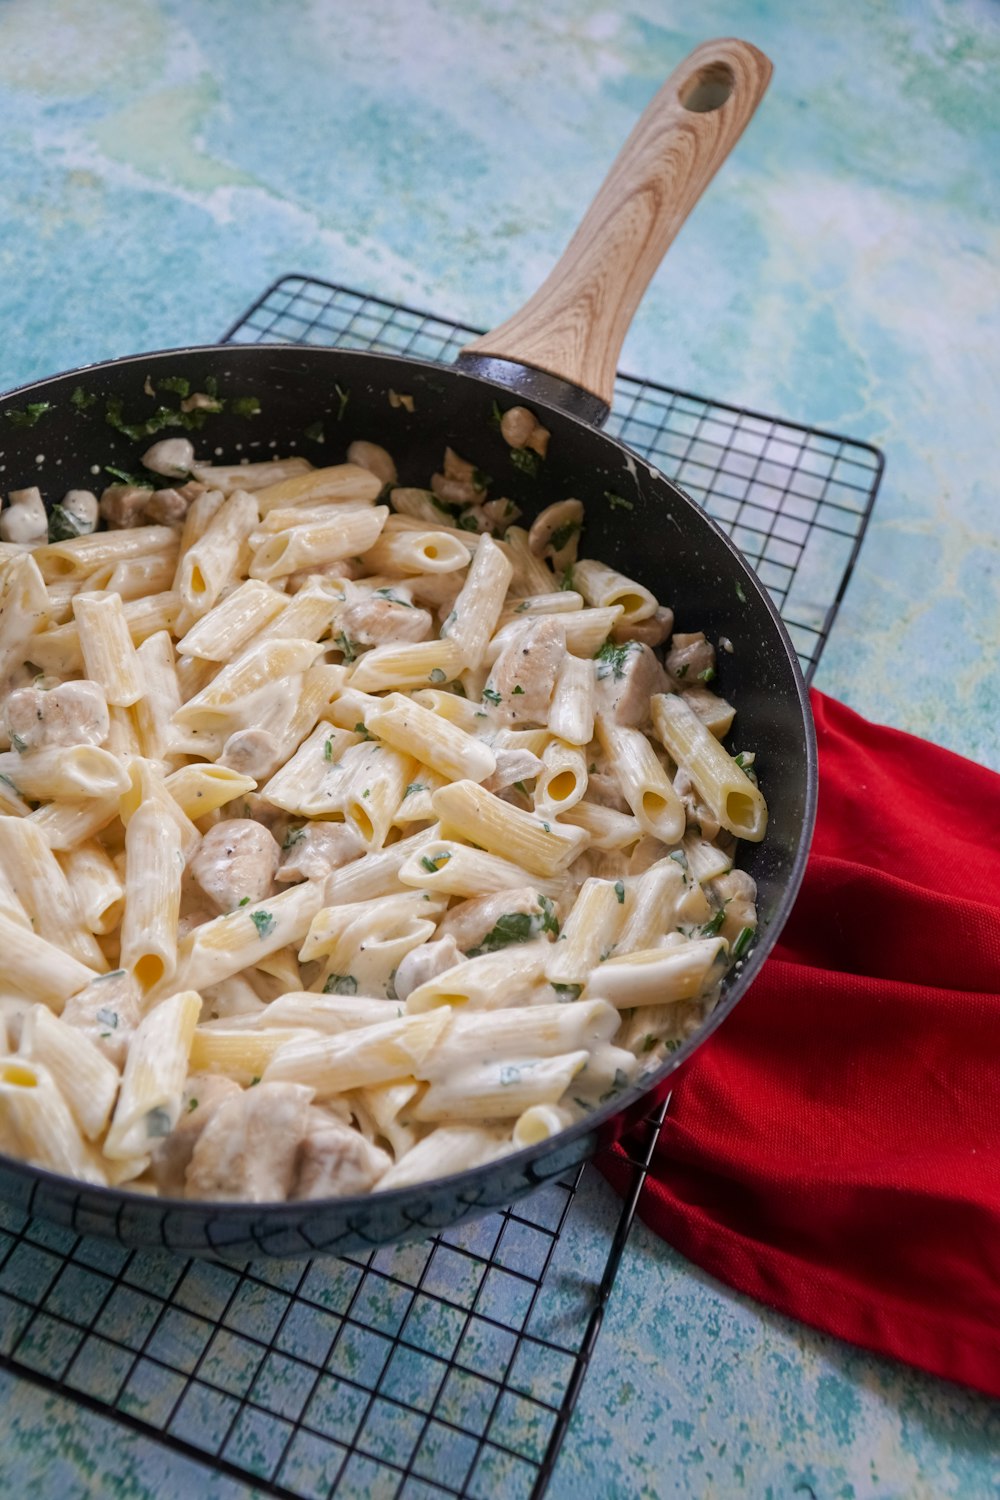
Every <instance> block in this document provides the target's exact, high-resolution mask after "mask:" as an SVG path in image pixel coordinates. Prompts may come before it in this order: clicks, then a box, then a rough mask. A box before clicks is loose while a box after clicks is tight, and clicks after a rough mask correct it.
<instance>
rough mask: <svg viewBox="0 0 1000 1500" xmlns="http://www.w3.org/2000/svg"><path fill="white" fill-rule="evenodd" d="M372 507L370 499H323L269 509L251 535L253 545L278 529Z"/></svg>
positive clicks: (281, 529)
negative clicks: (316, 501)
mask: <svg viewBox="0 0 1000 1500" xmlns="http://www.w3.org/2000/svg"><path fill="white" fill-rule="evenodd" d="M371 508H372V505H371V501H370V500H323V501H321V502H320V503H319V504H318V505H286V506H281V507H279V508H277V509H276V510H270V511H268V513H267V515H266V516H264V517H263V518H262V520H261V523H260V525H259V526H258V527H257V530H256V531H255V532H254V533H253V534H252V536H251V537H250V545H251V547H254V548H256V547H259V546H261V545H262V543H263V542H264V541H266V539H267V538H268V537H269V536H273V535H274V533H275V532H276V531H287V530H288V529H289V527H291V526H312V525H315V524H317V523H319V522H322V521H333V520H336V518H337V517H338V516H343V515H346V514H347V512H348V511H351V510H368V511H370V510H371Z"/></svg>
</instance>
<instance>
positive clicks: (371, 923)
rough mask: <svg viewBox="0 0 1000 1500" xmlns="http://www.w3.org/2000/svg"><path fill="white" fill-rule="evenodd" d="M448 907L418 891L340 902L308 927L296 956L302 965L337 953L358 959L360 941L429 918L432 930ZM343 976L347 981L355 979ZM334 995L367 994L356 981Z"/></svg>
mask: <svg viewBox="0 0 1000 1500" xmlns="http://www.w3.org/2000/svg"><path fill="white" fill-rule="evenodd" d="M447 905H448V902H447V898H446V897H437V898H434V897H431V898H427V897H425V896H424V895H423V893H422V892H420V891H400V892H398V893H397V894H396V895H392V896H379V897H378V898H377V899H375V900H373V901H349V902H340V903H338V904H337V905H336V906H324V907H322V908H321V909H320V910H319V911H318V912H317V913H316V916H315V917H314V918H313V920H312V923H311V924H310V927H309V931H308V933H307V934H306V938H305V941H304V942H303V944H302V947H301V949H300V950H299V957H300V958H301V959H302V962H303V963H309V962H310V961H311V960H312V959H314V958H328V957H330V956H331V955H336V954H342V955H343V956H344V957H345V958H354V957H360V953H361V944H362V942H366V943H367V942H368V941H370V940H374V939H377V938H378V937H379V936H380V935H381V936H386V935H389V934H391V933H392V932H394V931H397V930H399V929H400V928H402V927H406V926H408V925H409V924H411V923H412V922H413V921H414V920H419V921H426V920H427V919H430V925H431V929H432V930H433V928H434V926H435V923H436V922H437V920H438V918H439V917H441V916H443V915H444V912H445V909H446V907H447ZM427 936H430V934H429V933H428V934H427ZM345 977H346V978H347V979H348V980H350V979H353V977H354V976H353V975H346V976H345ZM335 993H337V994H341V993H343V994H349V995H356V994H359V993H360V994H362V995H364V994H367V993H369V992H368V991H366V990H364V989H363V988H361V987H360V986H359V985H358V984H357V983H356V982H355V983H352V984H347V985H345V986H344V987H343V988H342V989H341V990H337V991H336V992H335Z"/></svg>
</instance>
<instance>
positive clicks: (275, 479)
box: [191, 458, 313, 495]
mask: <svg viewBox="0 0 1000 1500" xmlns="http://www.w3.org/2000/svg"><path fill="white" fill-rule="evenodd" d="M312 472H313V467H312V464H311V463H310V462H309V460H308V459H306V458H271V459H267V460H266V461H265V462H263V463H257V464H250V463H246V464H199V463H195V464H192V466H191V473H192V475H193V476H194V478H195V479H196V480H197V481H198V483H199V484H207V485H208V487H209V489H212V490H221V492H222V493H223V494H225V495H228V494H229V493H230V491H232V490H249V491H251V492H254V491H256V490H262V489H265V488H268V487H269V486H274V485H276V484H281V483H282V482H283V481H284V480H286V479H294V478H296V477H297V476H298V475H299V474H309V473H312Z"/></svg>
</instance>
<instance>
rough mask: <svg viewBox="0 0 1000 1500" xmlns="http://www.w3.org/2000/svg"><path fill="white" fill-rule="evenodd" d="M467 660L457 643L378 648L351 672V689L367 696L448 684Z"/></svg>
mask: <svg viewBox="0 0 1000 1500" xmlns="http://www.w3.org/2000/svg"><path fill="white" fill-rule="evenodd" d="M464 664H465V663H464V661H463V658H462V651H461V648H460V647H459V646H458V645H456V643H455V642H454V641H415V642H413V643H412V644H407V645H404V646H376V647H375V649H374V651H366V652H365V654H364V656H362V657H361V658H360V660H359V661H358V662H357V663H356V664H355V667H354V671H353V672H352V673H351V686H352V687H356V688H360V689H361V691H362V692H363V693H376V692H384V691H385V690H386V689H387V688H407V687H427V686H428V685H429V684H430V685H433V684H434V683H438V682H448V681H450V680H451V679H452V678H454V677H456V676H457V675H458V673H459V672H461V670H462V668H463V666H464Z"/></svg>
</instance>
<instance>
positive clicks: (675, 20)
mask: <svg viewBox="0 0 1000 1500" xmlns="http://www.w3.org/2000/svg"><path fill="white" fill-rule="evenodd" d="M729 33H737V34H742V35H746V36H747V37H748V38H749V39H751V40H753V41H755V42H756V43H757V44H758V45H760V46H761V47H762V48H763V49H764V50H765V51H767V52H768V53H769V55H770V56H771V57H772V58H773V60H774V62H775V70H776V71H775V79H774V83H773V85H772V88H771V91H770V93H769V95H768V97H767V99H766V101H765V103H764V105H763V107H762V110H761V112H760V115H759V118H758V119H757V120H756V121H755V122H754V123H753V124H752V126H751V127H750V129H749V131H748V133H747V135H746V137H745V138H744V140H743V142H742V143H741V144H740V147H739V148H738V151H737V153H736V155H735V156H734V157H733V159H732V161H731V162H730V163H729V164H728V165H727V166H726V167H725V168H724V170H723V172H722V174H721V175H720V177H719V179H718V181H717V182H716V183H715V184H714V186H713V187H712V188H711V189H710V190H709V193H708V194H707V195H706V198H705V200H704V202H703V203H702V204H701V205H700V206H699V208H698V211H697V213H696V215H695V217H694V218H693V219H692V222H691V223H690V225H689V226H687V227H686V228H685V230H684V231H683V233H682V235H681V237H680V238H679V240H678V242H677V244H676V245H675V247H674V248H673V250H672V251H671V254H670V256H669V259H668V262H667V263H666V265H665V266H664V268H663V270H662V271H661V272H660V273H659V274H658V276H657V278H656V280H655V282H654V284H653V286H652V288H651V290H650V293H649V295H648V296H647V298H646V300H645V302H644V304H643V306H642V308H641V309H640V312H639V315H638V317H637V319H636V323H635V326H634V328H633V331H632V334H631V335H630V337H629V341H628V343H627V346H626V350H625V355H624V358H623V365H624V366H625V368H627V369H630V370H635V371H637V372H639V373H641V374H643V375H646V376H649V377H652V378H658V379H662V380H665V381H667V382H669V383H670V384H673V385H677V386H681V387H687V388H690V389H692V390H695V391H704V392H706V393H709V394H711V395H713V396H717V397H720V398H725V399H730V400H734V401H737V402H744V403H746V404H749V405H752V406H756V407H759V408H762V409H765V410H772V411H775V412H779V413H782V414H783V415H786V416H788V417H789V418H793V419H798V420H801V421H807V422H814V423H818V424H820V425H823V426H826V427H832V428H835V429H839V430H842V431H847V432H850V433H852V434H855V435H857V436H859V437H866V438H869V439H870V440H872V441H874V442H876V443H878V444H880V445H881V446H882V447H883V448H884V449H885V451H886V454H887V460H888V468H887V475H886V480H885V484H884V486H883V490H882V494H881V497H880V500H879V504H878V508H877V511H876V517H875V521H874V523H873V526H872V529H871V531H870V533H869V536H868V538H867V540H866V543H865V547H864V550H863V553H862V556H861V560H860V563H859V566H858V569H857V571H856V574H855V577H854V580H853V582H852V585H851V587H850V590H849V592H848V596H847V599H846V602H845V605H844V608H843V610H842V613H841V616H840V619H839V621H838V623H837V626H836V628H835V631H834V634H833V637H832V640H831V642H830V645H829V646H828V648H827V652H826V655H825V657H824V660H823V664H822V666H821V669H820V674H819V678H818V685H819V686H821V687H822V688H824V689H825V690H827V691H829V692H832V693H834V694H836V695H837V696H839V697H841V698H843V699H844V700H845V701H847V702H848V703H850V704H851V705H852V706H854V707H856V708H858V709H859V710H861V711H862V712H864V713H866V714H868V715H870V716H872V717H874V718H877V719H881V720H883V721H888V722H891V723H893V724H896V725H898V726H899V727H902V728H906V729H910V730H913V731H915V732H917V733H920V734H924V735H927V736H928V737H929V738H932V739H935V740H937V741H939V742H941V743H944V744H947V745H950V746H951V747H953V748H955V749H959V750H962V751H964V752H965V753H968V754H971V755H972V756H973V757H975V758H976V759H979V760H981V761H983V762H985V763H987V764H990V765H993V766H1000V743H998V733H997V731H998V725H1000V661H998V657H1000V653H998V650H997V646H998V642H1000V568H998V558H1000V527H998V522H997V511H996V482H995V454H994V448H995V437H996V430H997V391H998V389H1000V306H998V301H1000V298H998V283H997V273H996V265H997V251H998V248H1000V247H998V232H997V228H996V226H997V223H998V222H1000V171H998V165H997V164H998V161H1000V103H998V96H997V92H996V86H995V79H996V73H997V66H998V63H1000V30H998V25H997V13H996V9H995V7H994V6H992V5H990V4H988V3H986V0H960V3H956V0H935V3H931V0H925V3H923V4H918V3H915V0H914V3H909V4H902V3H900V4H881V5H876V4H870V3H862V0H849V3H837V4H835V3H833V0H817V3H815V4H812V5H810V6H809V7H797V8H792V7H788V6H782V5H779V4H777V3H774V0H754V3H747V4H736V3H735V0H709V3H706V4H704V5H701V6H699V7H690V6H687V7H685V6H681V5H680V4H677V3H674V0H625V4H624V5H623V6H622V7H620V8H617V9H616V8H614V7H611V6H609V5H607V4H606V3H598V0H593V3H591V0H580V3H570V0H561V3H553V4H549V5H547V6H546V7H544V8H542V7H538V6H532V5H529V4H528V3H527V0H506V3H493V4H490V5H486V4H484V3H481V0H471V3H463V0H436V3H435V0H408V3H403V0H382V3H378V4H376V5H373V6H370V7H351V6H347V5H343V4H333V3H321V0H313V3H311V4H306V3H302V4H290V3H288V0H245V3H243V4H241V5H236V4H226V3H210V4H201V5H197V4H195V3H193V0H51V3H50V4H49V5H47V6H44V7H43V6H39V5H37V4H31V3H30V0H5V3H4V4H3V5H0V123H2V127H3V139H4V143H5V144H4V153H3V158H2V161H0V194H2V200H3V204H2V206H3V221H4V233H3V236H2V238H0V273H2V274H0V328H2V330H3V338H2V342H0V385H2V386H4V387H7V386H10V385H14V384H18V383H20V382H22V381H27V380H29V379H32V378H35V377H38V376H42V375H45V374H48V373H51V372H53V371H55V370H58V369H63V368H66V367H68V366H71V365H74V364H77V363H82V362H87V361H90V360H95V359H100V358H106V357H109V356H112V355H114V354H118V353H125V352H129V351H132V350H135V349H141V348H154V347H163V346H170V345H175V344H182V343H189V342H210V341H212V340H213V339H215V338H216V337H218V335H219V333H220V332H221V330H222V329H223V328H224V327H225V326H226V324H227V323H228V322H229V321H230V320H231V319H232V318H233V317H235V316H236V315H237V313H238V312H239V311H240V310H241V309H242V308H243V306H244V305H245V304H246V303H248V302H249V301H250V300H252V299H253V298H254V297H255V296H256V295H257V294H258V293H259V292H260V290H261V289H262V288H263V286H264V285H266V284H267V283H268V282H269V281H270V280H272V279H274V278H275V277H277V276H279V275H281V274H283V273H285V272H288V271H292V270H300V271H304V272H311V273H312V274H315V275H319V276H326V277H329V278H331V279H334V280H337V281H341V282H345V283H349V284H353V285H357V286H359V287H362V288H365V289H370V290H371V291H373V292H378V293H379V294H381V295H383V296H388V297H391V298H398V299H401V300H406V301H409V302H414V303H417V304H420V305H426V306H432V307H435V308H436V309H438V310H440V311H441V312H442V313H443V314H447V315H450V316H453V317H456V318H459V319H462V320H465V321H468V322H472V323H474V324H484V325H487V324H489V323H491V322H494V321H497V320H498V319H499V318H500V317H501V316H503V315H505V314H506V313H508V312H509V311H510V310H511V309H512V308H514V307H515V306H516V305H518V303H519V302H520V301H521V300H523V298H524V297H525V296H526V295H527V294H528V293H529V292H530V291H531V290H532V289H533V287H534V286H535V285H537V283H538V282H539V281H540V280H541V278H542V276H543V275H544V274H545V272H546V271H547V269H548V267H549V266H550V264H551V262H552V260H553V259H554V257H555V256H556V254H557V253H558V252H559V250H560V249H561V248H562V246H563V244H564V243H565V241H566V239H567V238H568V235H569V233H570V232H571V230H572V227H573V225H574V223H575V221H576V219H577V218H578V216H579V213H580V211H581V210H582V208H583V206H584V204H585V203H586V201H587V199H588V198H589V196H590V194H591V193H592V192H593V191H594V189H595V188H596V187H597V185H598V183H599V181H600V179H601V177H602V175H603V172H604V170H605V168H606V166H607V164H608V163H609V161H610V159H611V157H612V156H613V154H614V152H615V150H616V149H617V147H618V145H619V144H620V142H621V140H622V139H623V138H624V136H625V135H626V134H627V132H628V130H629V129H630V128H631V126H632V124H633V123H634V120H635V118H636V116H637V114H638V113H639V111H640V110H641V108H642V107H643V105H644V104H645V103H646V102H647V100H648V99H649V97H650V96H651V95H652V93H653V92H654V91H655V89H656V87H657V86H658V84H659V83H660V82H661V81H662V79H663V77H664V76H665V75H666V74H667V73H668V72H669V71H670V69H671V68H672V67H673V66H674V65H675V63H676V62H677V61H678V60H679V59H680V57H681V56H682V55H683V54H684V53H685V52H686V51H687V50H688V49H689V48H690V47H691V46H692V45H694V44H695V43H696V42H698V41H700V40H702V39H704V38H705V37H708V36H711V35H723V34H729ZM615 1209H616V1204H615V1202H614V1200H613V1199H612V1197H611V1195H610V1193H609V1192H608V1190H607V1189H606V1188H605V1187H604V1186H603V1185H602V1184H600V1183H597V1182H593V1183H590V1185H589V1187H588V1198H587V1202H586V1210H587V1213H588V1215H589V1216H590V1218H591V1220H592V1224H593V1233H594V1235H595V1242H596V1237H597V1236H598V1235H599V1234H600V1233H602V1232H605V1231H606V1226H607V1224H608V1223H609V1222H610V1219H611V1217H612V1216H613V1214H614V1212H615ZM942 1295H946V1289H942ZM0 1390H2V1395H3V1406H2V1415H0V1432H2V1433H3V1437H4V1442H3V1444H2V1447H0V1454H2V1457H0V1476H2V1481H3V1489H4V1493H10V1494H11V1495H20V1494H25V1495H34V1494H37V1495H40V1496H48V1495H51V1494H59V1495H62V1496H67V1497H74V1496H77V1495H115V1494H119V1495H133V1496H137V1497H143V1500H145V1497H147V1496H150V1497H152V1496H154V1495H155V1496H157V1497H160V1500H162V1497H168V1496H172V1495H174V1494H177V1495H182V1494H192V1493H195V1494H198V1495H199V1496H202V1495H204V1496H219V1497H223V1496H225V1497H226V1500H230V1497H235V1496H237V1495H239V1496H245V1495H248V1494H251V1493H253V1491H252V1490H250V1489H249V1487H247V1486H242V1485H239V1484H236V1483H232V1482H230V1481H228V1480H221V1479H218V1478H217V1477H215V1476H211V1475H209V1474H208V1473H207V1472H206V1471H204V1470H202V1469H200V1468H197V1467H196V1466H194V1465H192V1464H189V1463H187V1461H184V1460H181V1459H178V1458H177V1457H176V1456H170V1455H167V1454H165V1453H164V1452H163V1451H162V1450H161V1449H159V1448H157V1447H155V1446H154V1445H153V1444H152V1443H149V1442H146V1441H145V1440H142V1439H140V1438H138V1437H136V1436H135V1435H133V1434H130V1433H129V1434H122V1432H121V1431H120V1430H119V1429H117V1428H115V1427H114V1426H113V1425H112V1424H110V1423H108V1422H106V1421H104V1420H103V1419H99V1418H96V1417H93V1416H91V1415H90V1414H87V1413H81V1412H80V1411H79V1410H78V1409H76V1408H74V1407H73V1406H72V1405H71V1403H70V1402H68V1401H67V1400H65V1399H63V1398H58V1397H50V1396H47V1395H44V1394H42V1393H41V1392H40V1391H39V1390H38V1389H37V1388H36V1387H34V1386H32V1385H31V1384H29V1383H27V1382H26V1381H23V1380H20V1379H16V1378H13V1377H10V1376H4V1377H3V1380H2V1382H0ZM998 1440H1000V1418H998V1414H997V1409H996V1407H995V1406H993V1405H991V1404H990V1403H987V1402H985V1401H983V1400H980V1399H978V1398H977V1397H975V1396H974V1395H972V1394H970V1393H968V1392H964V1391H961V1390H959V1389H957V1388H954V1387H949V1386H947V1385H945V1384H944V1383H942V1382H937V1381H933V1380H930V1379H928V1378H925V1377H922V1376H920V1375H918V1374H915V1373H914V1372H912V1371H908V1370H905V1369H903V1368H902V1367H899V1366H895V1365H890V1364H889V1363H887V1362H884V1361H879V1360H874V1359H871V1358H869V1357H867V1356H866V1355H863V1354H861V1353H859V1352H858V1351H856V1350H852V1349H849V1348H846V1347H845V1346H843V1345H839V1344H837V1343H835V1342H834V1341H832V1340H829V1339H825V1338H823V1337H821V1336H819V1335H817V1334H814V1333H812V1332H811V1331H809V1330H807V1329H804V1328H801V1327H799V1326H797V1325H793V1324H790V1323H789V1322H787V1321H786V1320H783V1319H781V1318H778V1317H776V1316H774V1315H772V1314H770V1313H767V1312H766V1311H764V1310H762V1309H761V1308H759V1307H757V1306H755V1305H754V1304H751V1303H749V1302H747V1301H746V1300H745V1299H741V1298H739V1297H736V1296H734V1295H733V1294H731V1293H729V1292H728V1291H726V1290H725V1289H723V1288H720V1287H719V1286H718V1285H717V1284H715V1283H713V1282H711V1281H710V1280H709V1279H708V1278H707V1277H703V1276H702V1275H701V1274H700V1273H698V1272H696V1271H694V1270H693V1269H692V1268H691V1267H690V1266H688V1265H686V1264H685V1263H684V1262H683V1261H682V1260H681V1259H680V1258H679V1257H678V1256H676V1255H675V1254H674V1253H673V1252H672V1251H671V1250H670V1249H669V1248H668V1247H666V1246H664V1245H662V1244H661V1243H659V1242H658V1241H656V1240H654V1239H653V1237H652V1236H650V1235H648V1234H647V1233H646V1232H645V1231H644V1230H642V1229H641V1228H640V1229H638V1230H637V1231H636V1232H635V1233H634V1234H633V1237H632V1239H631V1242H630V1244H629V1247H628V1250H627V1253H626V1258H625V1262H624V1264H623V1267H622V1272H621V1275H620V1278H619V1283H618V1287H617V1290H616V1293H615V1297H614V1300H613V1303H612V1308H611V1311H610V1314H609V1319H608V1322H607V1324H606V1326H605V1329H604V1332H603V1334H602V1337H601V1340H600V1343H599V1345H598V1350H597V1354H596V1357H595V1360H594V1363H593V1366H592V1368H591V1372H590V1374H589V1376H588V1379H587V1382H586V1384H585V1386H584V1391H583V1395H582V1398H581V1402H580V1406H579V1408H578V1410H577V1414H576V1417H575V1418H574V1422H573V1426H572V1429H571V1432H570V1435H569V1438H568V1441H567V1445H566V1448H565V1450H564V1453H563V1456H562V1458H561V1460H560V1463H559V1466H558V1469H557V1472H556V1476H555V1479H554V1481H553V1485H552V1489H551V1491H550V1493H551V1494H552V1495H553V1496H556V1497H559V1500H565V1497H569V1496H570V1495H574V1496H577V1497H580V1496H586V1497H590V1496H593V1497H601V1500H603V1497H605V1496H621V1497H629V1496H633V1495H643V1496H650V1497H660V1496H674V1495H677V1496H696V1497H709V1496H716V1497H725V1496H729V1495H747V1496H750V1497H755V1500H756V1497H773V1500H779V1497H785V1496H788V1497H791V1496H794V1495H797V1494H798V1495H808V1494H809V1492H810V1490H811V1491H812V1492H813V1493H814V1494H815V1495H816V1496H817V1497H821V1500H834V1497H837V1500H840V1497H842V1500H938V1497H951V1496H955V1497H959V1496H961V1497H972V1500H977V1497H979V1496H983V1497H985V1496H991V1495H993V1494H995V1493H996V1492H997V1491H998V1489H1000V1464H998V1461H997V1458H996V1452H997V1450H998V1447H1000V1441H998Z"/></svg>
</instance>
